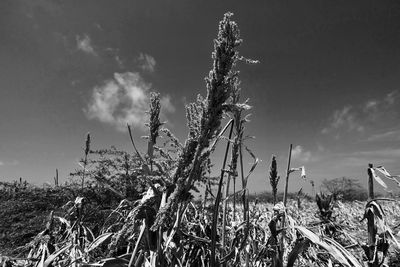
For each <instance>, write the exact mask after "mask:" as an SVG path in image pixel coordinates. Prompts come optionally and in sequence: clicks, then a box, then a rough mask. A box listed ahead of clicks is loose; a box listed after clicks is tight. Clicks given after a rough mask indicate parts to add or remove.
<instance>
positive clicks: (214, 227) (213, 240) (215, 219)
mask: <svg viewBox="0 0 400 267" xmlns="http://www.w3.org/2000/svg"><path fill="white" fill-rule="evenodd" d="M233 125H234V124H233V121H232V123H231V129H230V130H229V141H228V143H227V144H226V150H225V156H224V161H223V164H222V169H221V176H220V179H219V184H218V191H217V197H216V199H215V204H214V212H213V221H212V227H211V259H210V266H211V267H215V266H217V265H216V262H215V245H216V239H217V223H218V208H219V203H220V201H221V189H222V184H223V181H224V173H225V165H226V159H227V158H228V152H229V146H230V144H231V143H230V139H231V137H232V132H233Z"/></svg>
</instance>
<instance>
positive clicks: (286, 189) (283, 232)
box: [279, 144, 293, 263]
mask: <svg viewBox="0 0 400 267" xmlns="http://www.w3.org/2000/svg"><path fill="white" fill-rule="evenodd" d="M292 146H293V145H292V144H290V147H289V156H288V163H287V169H286V181H285V191H284V193H283V206H284V207H285V211H286V202H287V192H288V187H289V175H290V160H291V158H292ZM285 220H286V216H285V214H284V215H283V217H282V233H281V242H280V246H281V251H280V255H279V256H280V262H282V263H283V253H284V250H285V246H284V244H283V238H284V236H285V230H284V229H285Z"/></svg>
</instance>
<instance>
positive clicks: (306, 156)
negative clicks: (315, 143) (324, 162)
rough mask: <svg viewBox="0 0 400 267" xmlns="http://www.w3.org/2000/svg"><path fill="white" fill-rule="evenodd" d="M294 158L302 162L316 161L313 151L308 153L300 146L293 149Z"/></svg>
mask: <svg viewBox="0 0 400 267" xmlns="http://www.w3.org/2000/svg"><path fill="white" fill-rule="evenodd" d="M292 158H293V159H296V160H299V161H301V162H310V161H314V160H315V158H314V157H313V155H312V153H311V151H306V150H305V149H304V148H303V147H302V146H300V145H297V146H295V147H294V148H293V149H292Z"/></svg>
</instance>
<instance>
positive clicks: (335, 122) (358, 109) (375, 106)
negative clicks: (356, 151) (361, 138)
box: [321, 90, 400, 138]
mask: <svg viewBox="0 0 400 267" xmlns="http://www.w3.org/2000/svg"><path fill="white" fill-rule="evenodd" d="M399 98H400V93H399V91H397V90H396V91H392V92H390V93H388V94H386V95H384V96H383V97H381V98H379V99H369V100H367V101H365V102H364V103H362V104H360V105H354V106H352V105H347V106H344V107H342V108H340V109H337V110H335V111H334V112H333V114H332V116H331V117H330V118H329V120H328V124H327V126H325V127H324V128H323V129H322V130H321V133H323V134H334V135H335V136H336V137H337V138H339V137H340V136H341V135H343V134H346V133H364V132H366V131H367V130H371V129H372V130H373V129H376V128H378V127H385V126H387V125H385V124H388V123H391V122H393V120H394V119H395V118H396V116H397V114H398V110H396V107H397V102H398V100H399Z"/></svg>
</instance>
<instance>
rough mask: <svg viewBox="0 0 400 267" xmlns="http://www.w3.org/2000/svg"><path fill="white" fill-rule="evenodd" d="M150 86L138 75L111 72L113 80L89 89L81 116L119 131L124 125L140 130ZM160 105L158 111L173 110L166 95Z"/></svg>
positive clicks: (142, 126)
mask: <svg viewBox="0 0 400 267" xmlns="http://www.w3.org/2000/svg"><path fill="white" fill-rule="evenodd" d="M150 87H151V85H150V84H149V83H146V82H145V81H144V80H143V79H142V77H141V76H140V74H139V73H134V72H125V73H115V74H114V77H113V79H110V80H107V81H105V82H104V84H103V85H101V86H96V87H95V88H94V89H93V92H92V96H91V100H90V102H89V104H88V106H87V108H86V109H85V110H84V111H85V114H86V115H87V117H88V118H89V119H96V120H99V121H101V122H104V123H107V124H110V125H113V126H115V127H116V128H117V129H118V130H120V131H123V130H125V129H126V124H127V123H129V124H131V125H133V126H134V127H136V128H140V129H142V130H144V129H145V126H144V123H145V122H146V120H147V114H146V111H147V110H148V101H149V90H150ZM161 104H162V112H164V111H165V112H168V113H171V112H174V111H175V107H174V106H173V104H172V103H171V100H170V97H169V96H166V97H163V98H162V99H161ZM164 114H165V113H164Z"/></svg>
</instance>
